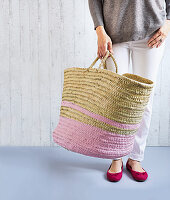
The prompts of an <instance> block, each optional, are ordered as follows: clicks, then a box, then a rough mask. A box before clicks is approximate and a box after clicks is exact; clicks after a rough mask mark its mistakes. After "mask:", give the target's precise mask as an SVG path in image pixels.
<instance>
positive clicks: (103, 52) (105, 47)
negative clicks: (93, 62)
mask: <svg viewBox="0 0 170 200" xmlns="http://www.w3.org/2000/svg"><path fill="white" fill-rule="evenodd" d="M107 50H109V51H110V52H111V53H112V54H113V49H112V43H111V42H108V43H104V44H102V45H101V46H100V45H98V51H97V55H98V57H99V58H100V59H102V58H103V57H104V56H105V55H106V52H107ZM109 56H110V55H109Z"/></svg>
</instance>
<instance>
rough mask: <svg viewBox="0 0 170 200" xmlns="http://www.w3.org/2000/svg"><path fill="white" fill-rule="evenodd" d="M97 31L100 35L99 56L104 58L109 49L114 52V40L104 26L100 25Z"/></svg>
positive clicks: (98, 35)
mask: <svg viewBox="0 0 170 200" xmlns="http://www.w3.org/2000/svg"><path fill="white" fill-rule="evenodd" d="M96 33H97V37H98V50H97V55H98V57H99V58H100V59H102V58H103V57H104V56H105V54H106V52H107V50H109V51H110V52H111V53H112V54H113V49H112V41H111V39H110V37H109V36H108V35H107V34H106V32H105V30H104V27H103V26H98V27H97V28H96Z"/></svg>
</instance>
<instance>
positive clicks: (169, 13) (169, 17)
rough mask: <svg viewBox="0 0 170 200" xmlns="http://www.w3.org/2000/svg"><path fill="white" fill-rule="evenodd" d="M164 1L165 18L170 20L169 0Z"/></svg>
mask: <svg viewBox="0 0 170 200" xmlns="http://www.w3.org/2000/svg"><path fill="white" fill-rule="evenodd" d="M165 1H166V18H167V19H170V0H165Z"/></svg>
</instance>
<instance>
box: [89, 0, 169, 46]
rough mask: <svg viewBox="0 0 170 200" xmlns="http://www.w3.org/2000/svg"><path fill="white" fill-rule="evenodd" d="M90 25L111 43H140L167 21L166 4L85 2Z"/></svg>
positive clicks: (156, 0) (160, 0) (161, 0)
mask: <svg viewBox="0 0 170 200" xmlns="http://www.w3.org/2000/svg"><path fill="white" fill-rule="evenodd" d="M88 3H89V10H90V13H91V16H92V19H93V23H94V30H95V29H96V27H97V26H103V27H104V28H105V31H106V33H107V34H108V35H109V36H110V38H111V40H112V42H113V43H119V42H126V41H134V40H140V39H144V38H145V37H147V36H150V35H152V34H154V32H156V30H157V29H158V28H160V27H161V25H163V23H164V21H165V20H166V19H170V0H88Z"/></svg>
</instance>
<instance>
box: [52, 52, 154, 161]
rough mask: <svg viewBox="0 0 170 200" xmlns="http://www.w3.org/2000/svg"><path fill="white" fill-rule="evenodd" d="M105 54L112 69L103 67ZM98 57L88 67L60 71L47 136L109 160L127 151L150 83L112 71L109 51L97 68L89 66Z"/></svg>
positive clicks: (151, 87) (150, 87) (80, 151)
mask: <svg viewBox="0 0 170 200" xmlns="http://www.w3.org/2000/svg"><path fill="white" fill-rule="evenodd" d="M108 56H111V58H112V59H113V61H114V63H115V67H116V72H112V71H109V70H107V69H106V59H107V58H108ZM98 59H99V58H98V57H97V58H96V59H95V60H94V61H93V63H92V64H91V66H90V67H89V68H78V67H72V68H67V69H65V70H64V85H63V92H62V102H61V108H60V116H59V122H58V125H57V127H56V128H55V129H54V131H53V140H54V142H55V143H57V144H58V145H60V146H62V147H64V148H65V149H67V150H70V151H73V152H77V153H80V154H84V155H87V156H92V157H98V158H108V159H113V158H117V157H122V156H126V155H128V154H129V153H130V152H131V151H132V148H133V143H134V137H135V134H136V131H137V130H138V128H139V126H140V122H141V120H142V116H143V112H144V109H145V107H146V105H147V103H148V101H149V97H150V94H151V92H152V89H153V86H154V83H153V82H152V81H151V80H149V79H146V78H144V77H141V76H138V75H135V74H130V73H125V74H123V75H120V74H118V67H117V63H116V61H115V59H114V57H113V55H112V54H111V53H110V52H109V51H107V53H106V56H105V57H104V58H103V59H102V60H101V63H100V65H99V68H93V66H94V65H95V63H96V62H97V60H98ZM102 65H103V66H104V67H103V69H102V68H101V66H102Z"/></svg>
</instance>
